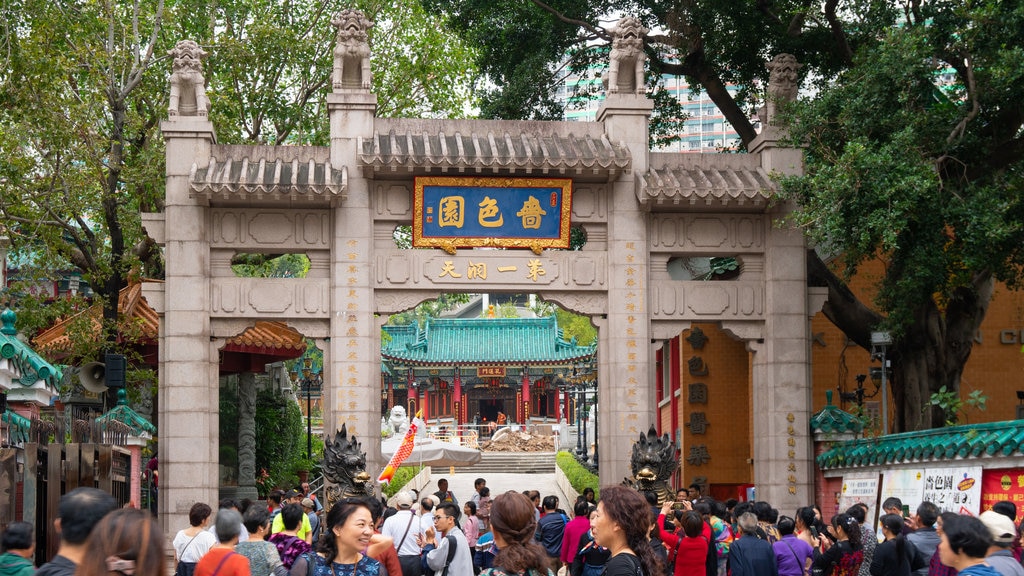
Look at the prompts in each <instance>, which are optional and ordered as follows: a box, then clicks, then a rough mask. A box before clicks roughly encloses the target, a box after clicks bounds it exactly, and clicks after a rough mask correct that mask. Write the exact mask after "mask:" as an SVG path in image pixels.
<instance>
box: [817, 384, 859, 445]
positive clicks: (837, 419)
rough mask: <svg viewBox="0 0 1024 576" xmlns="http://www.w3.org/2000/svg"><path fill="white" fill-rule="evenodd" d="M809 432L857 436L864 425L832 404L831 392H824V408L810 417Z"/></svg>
mask: <svg viewBox="0 0 1024 576" xmlns="http://www.w3.org/2000/svg"><path fill="white" fill-rule="evenodd" d="M810 424H811V432H812V433H814V432H825V433H837V432H838V433H843V432H850V433H853V434H859V433H861V432H862V431H863V430H864V423H863V422H861V421H860V420H859V419H858V418H857V417H856V416H854V415H853V414H850V413H849V412H847V411H845V410H843V409H841V408H839V407H838V406H836V405H834V404H832V391H831V390H826V391H825V407H824V408H822V409H821V410H819V411H817V412H815V413H814V414H812V415H811V421H810Z"/></svg>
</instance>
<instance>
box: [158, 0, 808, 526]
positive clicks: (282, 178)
mask: <svg viewBox="0 0 1024 576" xmlns="http://www.w3.org/2000/svg"><path fill="white" fill-rule="evenodd" d="M334 22H335V25H336V26H338V27H339V34H338V42H339V46H338V48H337V49H336V51H335V55H336V68H335V81H334V83H333V92H332V93H330V94H329V95H328V109H329V121H330V133H331V142H330V146H327V147H312V146H277V147H275V146H233V145H220V144H217V143H216V136H215V134H214V130H213V125H212V124H211V123H210V122H209V120H208V117H207V116H206V115H205V114H201V113H199V112H200V111H201V110H202V111H203V112H205V110H204V105H205V102H203V103H200V104H198V105H197V103H196V102H194V101H193V102H186V101H184V99H185V98H187V97H188V96H189V95H190V94H192V95H193V96H192V97H198V96H195V95H194V92H195V91H185V90H179V94H178V96H179V99H180V100H179V102H178V103H177V114H176V115H173V116H169V119H168V120H167V121H166V122H164V123H163V124H162V130H163V133H164V136H165V139H166V144H167V186H166V201H165V211H164V212H163V213H162V214H147V215H144V223H145V226H146V228H147V231H148V232H149V233H150V235H152V236H153V237H154V239H155V240H157V242H158V243H160V244H161V245H162V246H164V250H165V259H166V263H167V266H166V269H167V275H166V281H165V283H164V284H163V285H162V286H156V287H154V286H150V287H149V288H148V292H147V297H148V298H149V299H150V301H151V302H154V303H155V304H154V308H156V309H157V310H158V312H159V313H160V314H162V315H163V321H162V322H161V324H160V329H161V333H160V410H161V414H160V439H161V467H162V470H161V481H162V482H161V492H160V510H161V514H162V515H163V516H162V521H163V522H164V525H165V526H168V525H174V526H180V525H184V521H185V518H186V516H187V513H188V509H189V507H190V506H191V504H192V503H193V502H195V501H205V502H212V501H215V500H216V496H217V475H216V471H217V457H218V454H217V447H216V441H215V440H214V439H215V438H216V437H217V424H218V413H217V406H218V402H217V397H216V396H217V351H218V349H219V348H220V346H221V345H222V344H223V339H224V338H227V337H230V336H232V335H234V334H237V333H239V332H240V331H241V329H243V328H244V327H246V326H248V325H251V324H252V323H253V322H254V321H255V320H256V319H266V320H278V321H283V322H286V323H287V324H288V325H289V326H291V327H293V328H295V329H296V330H299V331H301V332H302V333H303V334H305V335H306V336H307V337H312V338H314V339H317V341H318V346H320V347H322V348H323V349H324V373H323V378H324V383H323V394H324V410H325V430H327V431H335V430H338V429H340V428H341V426H342V424H345V425H346V426H347V430H348V432H349V434H355V435H356V436H357V437H358V438H359V439H360V440H362V445H363V447H364V448H365V449H366V452H367V462H368V469H369V470H374V469H375V468H376V467H380V466H383V464H384V462H382V461H381V459H380V445H379V444H378V443H377V442H375V441H371V439H376V438H377V437H378V436H379V422H380V418H381V414H380V413H379V410H380V382H381V379H380V363H381V359H380V341H379V340H380V328H381V325H382V323H383V322H384V321H385V320H386V318H387V316H388V315H389V314H393V313H397V312H400V311H403V310H406V309H409V308H412V307H413V306H415V305H417V304H418V303H420V302H422V301H424V300H428V299H434V298H436V297H437V296H438V295H439V294H441V293H443V292H492V293H494V292H517V293H527V292H529V293H536V294H538V295H539V296H541V297H543V298H544V299H545V300H548V301H551V302H555V303H558V304H560V305H562V306H563V307H565V308H568V309H570V310H573V311H575V312H577V313H581V314H585V315H587V316H589V317H590V318H591V320H592V321H593V322H594V324H595V325H596V326H597V327H598V329H599V342H598V351H597V358H598V374H599V386H598V390H599V391H598V394H599V403H598V405H599V421H600V423H601V425H600V430H599V431H598V436H599V441H600V445H601V461H600V465H601V467H600V474H601V481H602V484H608V483H618V482H621V480H622V478H623V477H625V476H626V475H628V474H629V456H630V451H631V447H632V444H633V442H634V441H635V440H636V439H637V437H638V435H639V434H641V433H644V432H646V431H647V430H648V428H649V427H650V426H651V424H652V423H654V422H655V411H656V409H657V407H656V406H655V405H654V390H653V386H654V384H653V382H654V377H653V371H654V361H653V356H654V346H652V343H657V342H659V341H661V340H665V339H668V338H671V337H673V336H676V335H678V334H679V332H680V331H681V330H683V329H685V328H687V327H689V325H690V323H691V322H695V321H697V322H718V323H719V324H720V325H721V326H722V327H723V328H724V329H726V330H728V331H729V332H731V333H732V334H733V335H734V336H735V337H736V338H738V339H741V340H743V341H745V342H746V343H747V347H748V350H750V351H751V353H752V354H753V367H754V369H753V382H752V383H751V384H750V385H751V386H752V391H753V392H752V398H753V406H752V414H756V415H757V416H756V417H754V416H748V417H751V418H753V422H754V424H753V430H754V434H753V436H754V443H753V447H754V449H753V454H752V457H753V461H754V478H755V482H756V484H757V486H758V497H759V498H764V499H766V500H769V501H771V502H772V503H773V504H774V505H776V506H777V507H780V508H786V507H790V508H792V507H795V506H797V505H802V504H804V503H806V502H807V501H809V499H810V498H811V496H812V494H811V486H812V468H811V467H812V459H811V447H810V439H809V436H808V433H807V432H806V431H805V430H802V429H801V430H798V431H797V432H796V433H795V434H794V433H793V432H791V431H787V426H788V425H789V422H788V421H787V417H789V418H792V417H794V416H795V418H796V421H807V418H809V416H810V410H809V407H810V398H809V390H810V386H809V375H808V372H809V371H808V356H809V320H808V315H809V314H810V313H811V311H810V310H809V305H808V298H807V287H806V272H805V249H806V246H805V244H804V240H803V237H802V235H801V233H800V232H799V231H797V230H792V229H786V228H781V227H778V226H776V225H774V222H775V221H776V220H777V219H779V218H780V217H781V216H783V215H785V213H786V210H787V208H788V207H787V206H786V205H780V204H769V202H768V200H769V198H770V196H771V193H772V190H773V187H774V185H773V183H772V180H771V178H770V174H771V173H772V172H778V173H782V174H794V173H799V171H800V170H801V166H802V160H801V152H800V151H799V150H795V149H789V148H785V147H782V146H780V145H779V140H780V138H781V134H782V128H781V127H778V126H775V125H774V124H773V118H768V119H767V122H766V126H765V128H764V130H763V132H762V134H761V136H760V137H759V138H758V139H757V140H756V141H755V143H754V145H753V146H752V148H751V152H750V153H749V154H698V155H680V154H668V153H652V152H650V151H649V149H648V121H649V118H650V114H651V111H652V109H653V102H652V101H651V100H649V99H647V98H646V97H645V96H644V90H643V86H642V84H640V85H637V82H638V81H642V80H637V79H642V74H641V73H640V72H639V71H638V70H637V69H636V67H637V66H642V65H643V61H642V58H637V57H635V55H634V57H630V56H629V54H626V53H624V52H618V53H615V54H613V57H614V58H619V60H617V64H616V76H617V79H616V89H614V90H610V91H609V94H608V98H607V99H606V100H605V102H604V104H603V106H602V108H601V110H600V111H599V113H598V117H597V121H596V122H537V121H501V120H489V121H484V120H426V119H388V118H377V117H375V115H374V113H375V108H376V96H375V95H374V94H373V93H372V92H371V91H370V89H369V82H368V75H369V70H368V69H367V67H366V65H365V62H366V61H367V60H365V59H364V58H363V56H362V54H363V49H365V50H369V46H365V45H364V44H365V42H366V40H365V38H366V35H365V34H364V33H365V32H366V30H367V28H368V27H369V26H370V25H372V23H370V22H369V21H368V20H367V19H366V18H364V17H362V15H361V14H359V13H357V12H355V11H351V10H346V11H344V12H342V13H340V14H338V15H337V16H336V17H335V18H334ZM625 24H629V23H628V22H627V23H625ZM615 30H619V31H620V32H621V33H626V34H631V35H635V34H637V33H638V31H637V30H636V27H635V26H631V25H622V26H619V27H617V28H616V29H615ZM361 32H362V34H361ZM620 32H617V33H620ZM632 39H633V38H632V36H630V37H629V38H626V39H625V40H629V41H631V40H632ZM360 42H362V43H363V44H360ZM626 44H629V42H625V43H624V44H623V46H625V45H626ZM366 53H367V54H368V52H366ZM793 64H794V65H795V61H794V62H793ZM189 66H191V67H192V68H190V70H193V71H194V67H195V61H194V60H190V61H189ZM200 70H201V69H200ZM773 78H775V74H774V73H773ZM792 81H795V80H792ZM774 93H778V94H784V93H786V91H785V90H778V91H776V92H774ZM454 177H459V179H460V180H464V179H465V178H467V177H469V178H479V179H485V178H486V179H506V180H508V181H509V185H510V186H516V185H517V184H516V183H517V182H522V181H523V180H519V179H536V180H548V181H552V182H554V181H569V184H571V186H570V188H571V205H569V206H566V210H567V212H570V214H569V217H570V218H571V223H572V225H574V226H582V227H583V228H584V229H585V232H586V235H587V243H586V245H585V246H584V247H583V249H582V250H579V251H568V250H558V249H551V248H548V247H546V246H529V245H528V246H524V247H522V248H516V249H506V250H487V249H474V248H464V247H461V246H460V245H457V244H458V243H454V244H453V245H449V246H440V247H433V248H429V249H405V250H403V249H399V248H397V247H396V246H395V244H394V241H393V232H394V230H395V227H396V226H399V225H411V224H413V223H414V221H415V219H416V218H417V214H415V211H416V210H415V204H416V203H415V202H414V193H415V191H416V186H417V184H416V183H417V179H418V178H423V179H425V180H424V182H438V181H443V179H444V178H454ZM431 179H442V180H431ZM481 182H483V180H481ZM471 183H472V182H471ZM552 185H553V184H552ZM528 197H529V195H527V199H528ZM534 197H535V198H536V199H537V200H540V197H538V196H536V195H534ZM544 199H545V200H547V201H550V197H549V196H547V195H545V196H544ZM480 202H481V201H477V203H478V204H479V203H480ZM519 204H520V205H519V206H517V207H516V209H517V211H521V209H522V206H524V205H525V204H524V201H523V200H519ZM541 205H542V206H543V203H542V204H541ZM570 206H571V208H570ZM553 209H559V210H560V209H561V205H560V206H558V207H557V208H553ZM493 216H494V215H493V214H489V215H487V216H486V217H485V218H491V217H493ZM473 217H474V218H477V217H478V215H477V214H476V213H474V215H473ZM510 217H511V218H516V219H518V218H520V217H519V216H516V215H515V214H512V215H511V216H509V215H506V216H505V219H506V222H505V223H507V220H508V219H509V218H510ZM488 222H491V223H493V222H494V220H488ZM496 229H500V227H497V228H496ZM498 236H500V234H497V233H496V234H494V237H498ZM474 237H476V238H480V237H481V236H480V235H479V234H477V235H474ZM482 237H483V238H484V239H485V240H486V239H487V238H488V236H486V235H484V236H482ZM237 252H248V253H266V254H280V253H297V252H301V253H304V254H306V255H307V256H308V257H309V260H310V270H309V274H308V276H307V277H306V278H304V279H288V278H279V279H257V278H237V277H235V276H234V274H233V273H232V272H231V269H230V261H231V257H232V256H233V255H234V254H235V253H237ZM723 255H734V256H736V257H738V258H741V259H742V260H743V264H744V265H743V268H742V272H741V273H740V274H739V275H738V276H737V277H736V278H735V279H733V280H730V281H723V282H701V281H679V280H673V279H672V277H671V276H670V274H669V271H668V262H669V260H670V259H678V258H692V257H706V256H723ZM477 400H478V399H474V401H477ZM737 417H743V412H742V411H740V412H739V413H738V414H737ZM794 463H795V464H796V466H795V467H794V466H793V464H794ZM788 476H792V477H794V478H795V480H796V481H795V482H789V481H787V477H788Z"/></svg>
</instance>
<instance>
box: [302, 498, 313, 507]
mask: <svg viewBox="0 0 1024 576" xmlns="http://www.w3.org/2000/svg"><path fill="white" fill-rule="evenodd" d="M302 505H303V506H305V507H306V508H312V507H313V501H312V500H310V499H309V498H303V499H302Z"/></svg>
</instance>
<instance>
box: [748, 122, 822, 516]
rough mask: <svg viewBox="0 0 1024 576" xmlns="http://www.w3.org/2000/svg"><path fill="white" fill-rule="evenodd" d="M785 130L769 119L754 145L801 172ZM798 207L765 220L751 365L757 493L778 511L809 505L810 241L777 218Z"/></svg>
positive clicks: (779, 168) (783, 206)
mask: <svg viewBox="0 0 1024 576" xmlns="http://www.w3.org/2000/svg"><path fill="white" fill-rule="evenodd" d="M783 136H784V128H782V127H779V126H776V125H774V124H769V125H767V126H765V128H764V130H763V131H762V133H761V134H760V135H759V136H758V137H757V138H756V139H755V140H754V141H753V142H752V143H751V146H750V149H751V153H752V154H758V155H760V157H761V166H762V167H763V168H764V169H765V171H767V172H778V173H780V174H785V175H793V174H800V173H802V172H803V152H802V151H801V150H800V149H798V148H781V147H779V144H778V143H779V141H780V139H782V138H783ZM793 208H794V206H793V205H792V204H789V203H780V204H776V205H775V206H774V207H773V208H772V209H771V210H769V212H768V213H767V214H768V218H766V219H765V222H766V224H765V226H766V229H765V262H764V277H765V310H766V313H765V328H764V334H765V338H764V341H763V342H750V343H749V344H748V347H749V348H750V349H751V350H752V351H754V352H755V355H754V367H753V389H752V396H753V414H754V415H755V417H754V419H753V426H754V430H753V432H754V434H753V436H754V447H753V448H754V484H755V485H756V486H757V498H758V499H759V500H766V501H768V502H771V503H772V505H773V506H776V507H778V508H779V509H780V510H792V509H795V508H796V507H797V506H804V505H806V504H807V502H811V501H812V499H813V497H814V493H813V482H812V479H813V468H814V461H813V457H812V454H811V438H810V433H809V432H808V429H807V424H806V423H807V422H808V420H809V419H810V416H811V397H810V392H811V378H810V361H811V350H810V345H811V338H810V325H809V322H808V321H807V314H808V309H809V303H808V297H807V244H806V241H805V239H804V235H803V232H802V231H801V230H799V229H797V228H793V227H785V226H783V225H779V224H778V222H780V221H782V218H783V217H784V216H785V215H786V214H788V213H789V212H790V211H791V210H792V209H793Z"/></svg>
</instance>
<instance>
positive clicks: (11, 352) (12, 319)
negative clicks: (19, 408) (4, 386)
mask: <svg viewBox="0 0 1024 576" xmlns="http://www.w3.org/2000/svg"><path fill="white" fill-rule="evenodd" d="M17 321H18V316H17V314H16V313H15V312H14V310H11V308H10V307H5V308H4V311H3V312H2V313H0V322H2V328H0V359H3V360H10V361H11V363H12V364H14V366H15V367H16V368H17V369H18V372H20V373H21V376H20V377H19V378H18V379H17V382H18V383H19V384H21V385H22V386H27V387H31V386H33V385H34V384H35V383H36V382H38V381H40V380H41V381H43V382H44V383H45V384H46V386H48V387H49V388H52V389H53V390H56V389H57V386H58V384H59V383H60V380H61V378H62V377H63V375H64V374H63V371H62V370H61V369H60V368H59V367H57V366H55V365H53V364H51V363H50V362H48V361H47V360H46V358H43V356H42V354H40V353H39V352H36V351H35V350H34V349H33V348H32V347H31V346H29V345H28V344H26V343H25V342H22V341H21V340H20V339H19V338H18V330H17V328H16V327H15V326H16V324H17Z"/></svg>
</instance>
